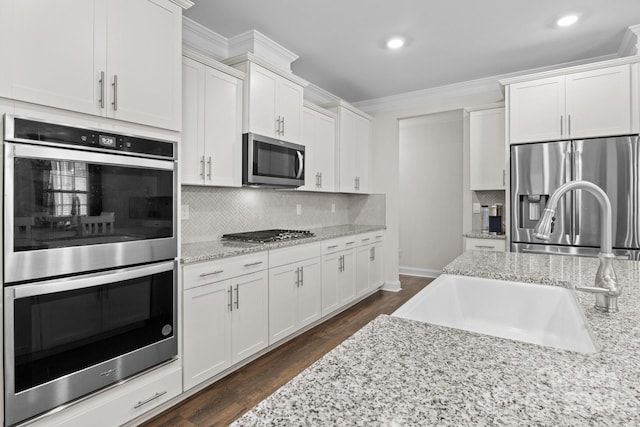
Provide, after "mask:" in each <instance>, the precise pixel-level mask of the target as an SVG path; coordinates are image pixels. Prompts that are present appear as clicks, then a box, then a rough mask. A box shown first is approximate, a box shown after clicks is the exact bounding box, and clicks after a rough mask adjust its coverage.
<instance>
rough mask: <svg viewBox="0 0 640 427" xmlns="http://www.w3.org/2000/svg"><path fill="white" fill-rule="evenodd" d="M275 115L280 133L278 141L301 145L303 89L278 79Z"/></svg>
mask: <svg viewBox="0 0 640 427" xmlns="http://www.w3.org/2000/svg"><path fill="white" fill-rule="evenodd" d="M276 96H277V112H276V113H277V115H278V116H280V120H281V121H282V123H281V129H282V133H281V134H280V135H278V137H279V138H280V139H283V140H286V141H289V142H294V143H297V144H300V143H302V99H303V88H302V87H300V86H299V85H297V84H295V83H293V82H291V81H289V80H287V79H284V78H280V79H279V81H278V88H277V93H276Z"/></svg>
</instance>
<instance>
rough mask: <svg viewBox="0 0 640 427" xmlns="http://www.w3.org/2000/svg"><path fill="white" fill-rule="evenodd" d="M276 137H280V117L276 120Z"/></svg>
mask: <svg viewBox="0 0 640 427" xmlns="http://www.w3.org/2000/svg"><path fill="white" fill-rule="evenodd" d="M276 135H280V116H278V118H277V119H276Z"/></svg>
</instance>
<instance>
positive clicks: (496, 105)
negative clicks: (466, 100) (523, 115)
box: [463, 101, 504, 113]
mask: <svg viewBox="0 0 640 427" xmlns="http://www.w3.org/2000/svg"><path fill="white" fill-rule="evenodd" d="M503 107H504V101H501V102H492V103H491V104H482V105H472V106H471V107H465V108H463V111H464V112H465V113H472V112H474V111H482V110H493V109H494V108H503Z"/></svg>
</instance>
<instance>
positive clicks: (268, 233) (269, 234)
mask: <svg viewBox="0 0 640 427" xmlns="http://www.w3.org/2000/svg"><path fill="white" fill-rule="evenodd" d="M314 236H315V234H313V233H312V232H310V231H309V230H281V229H273V230H260V231H248V232H246V233H232V234H223V235H222V238H223V239H226V240H237V241H241V242H252V243H269V242H279V241H282V240H292V239H305V238H308V237H314Z"/></svg>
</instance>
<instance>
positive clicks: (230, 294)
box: [227, 286, 233, 311]
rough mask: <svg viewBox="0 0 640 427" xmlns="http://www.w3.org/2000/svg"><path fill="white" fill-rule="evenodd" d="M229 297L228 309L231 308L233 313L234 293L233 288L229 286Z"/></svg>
mask: <svg viewBox="0 0 640 427" xmlns="http://www.w3.org/2000/svg"><path fill="white" fill-rule="evenodd" d="M227 295H228V296H229V302H228V303H227V307H229V311H233V293H232V292H231V286H229V289H227Z"/></svg>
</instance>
